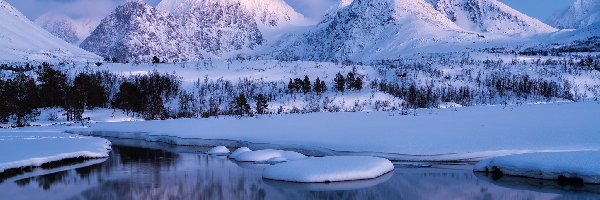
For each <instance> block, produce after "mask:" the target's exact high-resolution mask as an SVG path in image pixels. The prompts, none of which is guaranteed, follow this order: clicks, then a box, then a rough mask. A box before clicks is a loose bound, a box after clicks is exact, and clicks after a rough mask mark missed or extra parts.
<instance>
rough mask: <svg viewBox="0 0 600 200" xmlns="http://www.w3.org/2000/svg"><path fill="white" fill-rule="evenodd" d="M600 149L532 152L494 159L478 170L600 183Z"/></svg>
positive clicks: (570, 182)
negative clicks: (599, 161)
mask: <svg viewBox="0 0 600 200" xmlns="http://www.w3.org/2000/svg"><path fill="white" fill-rule="evenodd" d="M598 160H600V151H574V152H554V153H530V154H519V155H510V156H500V157H495V158H490V159H487V160H483V161H481V162H479V163H477V164H476V165H475V166H474V168H473V170H474V171H476V172H487V173H495V174H497V175H511V176H522V177H529V178H538V179H548V180H558V181H559V182H565V183H569V184H583V183H594V184H600V163H598Z"/></svg>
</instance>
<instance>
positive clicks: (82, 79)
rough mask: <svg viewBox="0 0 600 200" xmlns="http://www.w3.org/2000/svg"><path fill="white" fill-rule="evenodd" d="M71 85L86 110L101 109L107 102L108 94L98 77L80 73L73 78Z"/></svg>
mask: <svg viewBox="0 0 600 200" xmlns="http://www.w3.org/2000/svg"><path fill="white" fill-rule="evenodd" d="M73 84H74V87H75V90H76V91H77V92H79V95H81V96H82V97H83V100H84V105H85V107H86V108H88V109H93V108H97V107H103V106H105V105H106V103H107V102H108V94H106V90H104V87H102V82H101V81H100V79H99V78H98V77H96V76H91V75H89V74H86V73H80V74H79V75H77V77H75V80H74V81H73Z"/></svg>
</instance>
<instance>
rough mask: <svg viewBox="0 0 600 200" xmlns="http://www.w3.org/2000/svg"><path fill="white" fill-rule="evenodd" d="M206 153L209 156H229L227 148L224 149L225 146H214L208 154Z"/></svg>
mask: <svg viewBox="0 0 600 200" xmlns="http://www.w3.org/2000/svg"><path fill="white" fill-rule="evenodd" d="M206 153H207V154H211V155H223V154H229V149H227V147H225V146H216V147H213V148H212V149H210V150H208V152H206Z"/></svg>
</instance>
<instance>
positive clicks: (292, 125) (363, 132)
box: [72, 102, 600, 161]
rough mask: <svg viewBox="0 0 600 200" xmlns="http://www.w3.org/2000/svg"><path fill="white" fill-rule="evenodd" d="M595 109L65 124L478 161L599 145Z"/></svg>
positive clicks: (93, 130) (535, 107) (140, 135)
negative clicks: (84, 124)
mask: <svg viewBox="0 0 600 200" xmlns="http://www.w3.org/2000/svg"><path fill="white" fill-rule="evenodd" d="M598 110H600V104H598V103H597V102H579V103H550V104H525V105H521V106H472V107H462V108H456V111H455V110H454V109H423V110H417V112H416V113H415V114H414V115H413V114H411V115H406V116H405V115H400V114H398V113H395V112H371V113H367V112H355V113H311V114H287V115H271V116H259V117H256V118H242V119H238V118H234V117H221V118H219V119H216V118H211V119H178V120H165V121H139V122H122V123H96V124H91V125H90V127H89V128H84V129H77V130H72V131H73V132H75V133H85V134H90V135H99V136H111V137H124V138H132V139H142V140H148V141H169V142H173V144H187V145H194V143H192V141H190V140H189V139H194V138H196V139H205V140H219V139H220V140H230V141H246V142H252V143H266V144H274V145H283V146H286V145H287V146H296V147H301V148H305V149H320V148H325V149H330V150H334V151H350V152H362V153H364V154H366V155H377V156H380V157H386V158H389V159H401V160H421V161H422V160H482V159H485V158H489V157H493V156H502V155H510V154H516V153H531V152H544V151H546V152H547V151H554V152H557V151H575V150H598V149H600V137H599V135H598V127H597V126H596V124H597V123H596V121H595V119H596V116H597V114H598ZM331 119H336V120H331ZM199 130H201V131H199ZM168 138H173V139H168ZM182 138H185V139H182ZM186 139H187V140H186ZM231 143H232V144H233V143H235V142H231ZM219 145H225V146H235V145H230V144H225V143H224V144H219ZM361 155H363V154H361ZM402 155H414V156H412V157H410V158H405V157H403V156H402ZM277 156H278V155H275V156H270V157H269V156H267V157H264V158H262V159H260V160H263V161H266V160H268V159H270V158H272V157H277ZM250 160H256V159H250Z"/></svg>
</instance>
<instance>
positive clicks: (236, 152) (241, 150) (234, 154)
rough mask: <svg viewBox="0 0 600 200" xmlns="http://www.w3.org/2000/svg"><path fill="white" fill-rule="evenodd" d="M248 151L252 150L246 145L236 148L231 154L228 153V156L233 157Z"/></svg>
mask: <svg viewBox="0 0 600 200" xmlns="http://www.w3.org/2000/svg"><path fill="white" fill-rule="evenodd" d="M249 151H252V150H251V149H250V148H248V147H240V148H238V149H236V150H235V151H233V152H232V153H231V155H229V158H231V159H235V158H237V157H238V156H239V155H241V154H242V153H246V152H249Z"/></svg>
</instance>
